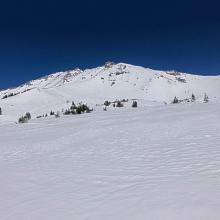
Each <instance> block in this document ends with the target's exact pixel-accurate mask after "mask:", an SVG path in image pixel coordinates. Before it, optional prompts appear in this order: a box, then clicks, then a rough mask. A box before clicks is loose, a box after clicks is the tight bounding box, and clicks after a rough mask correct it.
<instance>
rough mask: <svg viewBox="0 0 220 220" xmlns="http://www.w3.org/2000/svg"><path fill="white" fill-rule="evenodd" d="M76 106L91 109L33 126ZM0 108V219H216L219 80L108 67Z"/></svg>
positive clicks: (33, 86) (49, 81)
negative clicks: (119, 103)
mask: <svg viewBox="0 0 220 220" xmlns="http://www.w3.org/2000/svg"><path fill="white" fill-rule="evenodd" d="M11 93H14V94H15V95H14V96H12V97H9V98H6V99H2V98H3V97H4V96H5V95H9V94H11ZM192 93H194V95H195V96H196V101H195V102H194V103H192V102H190V103H181V104H177V105H174V104H169V103H170V102H171V101H172V100H173V98H174V96H177V97H178V98H179V99H186V98H190V97H191V95H192ZM205 93H207V95H208V96H209V102H208V103H202V102H203V97H204V94H205ZM116 99H128V102H126V103H124V104H125V107H124V108H113V107H112V106H111V107H108V108H107V111H103V110H102V108H103V103H104V101H105V100H108V101H115V100H116ZM133 99H136V100H137V101H138V108H131V103H132V100H133ZM72 101H75V103H78V102H81V101H82V102H86V103H88V104H89V106H90V107H92V108H94V111H93V112H92V113H90V114H82V115H68V116H64V115H61V117H60V118H55V117H54V116H49V117H47V118H40V119H36V116H39V115H42V114H46V113H47V114H49V112H50V111H51V110H53V111H55V112H56V111H61V110H62V109H66V108H68V107H70V104H71V102H72ZM165 102H166V103H167V104H165ZM0 107H1V108H2V112H3V115H0V174H1V175H0V219H1V220H26V219H27V220H60V219H63V220H73V219H74V220H75V219H76V220H90V219H91V220H123V219H126V220H208V219H210V220H219V219H220V209H219V207H220V76H209V77H208V76H197V75H190V74H186V73H179V72H175V71H158V70H151V69H147V68H143V67H138V66H132V65H130V64H123V63H119V64H111V63H109V64H108V65H105V66H101V67H97V68H94V69H87V70H84V71H83V70H80V69H75V70H70V71H66V72H59V73H54V74H51V75H48V76H46V77H43V78H41V79H37V80H33V81H31V82H28V83H26V84H24V85H22V86H19V87H17V88H14V89H7V90H4V91H0ZM25 112H30V113H31V115H32V119H31V120H30V121H29V122H28V123H26V124H17V120H18V117H20V116H21V115H22V114H24V113H25Z"/></svg>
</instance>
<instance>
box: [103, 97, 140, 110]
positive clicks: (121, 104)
mask: <svg viewBox="0 0 220 220" xmlns="http://www.w3.org/2000/svg"><path fill="white" fill-rule="evenodd" d="M125 102H128V99H122V100H116V101H114V102H110V101H105V102H104V108H103V110H104V111H106V110H107V107H108V106H110V105H111V104H112V106H113V107H117V108H121V107H124V103H125ZM137 106H138V104H137V101H133V102H132V105H131V107H132V108H137Z"/></svg>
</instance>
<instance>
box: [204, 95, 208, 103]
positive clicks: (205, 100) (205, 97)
mask: <svg viewBox="0 0 220 220" xmlns="http://www.w3.org/2000/svg"><path fill="white" fill-rule="evenodd" d="M208 101H209V97H208V96H207V94H206V93H205V95H204V102H205V103H207V102H208Z"/></svg>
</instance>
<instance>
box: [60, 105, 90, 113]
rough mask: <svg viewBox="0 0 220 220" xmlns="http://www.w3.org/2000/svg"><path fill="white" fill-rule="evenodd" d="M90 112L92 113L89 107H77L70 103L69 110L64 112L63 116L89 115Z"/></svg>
mask: <svg viewBox="0 0 220 220" xmlns="http://www.w3.org/2000/svg"><path fill="white" fill-rule="evenodd" d="M91 111H93V109H90V108H89V106H87V105H86V104H82V103H80V104H79V105H76V104H75V103H74V102H72V105H71V106H70V108H68V109H66V110H65V111H64V115H75V114H82V113H90V112H91Z"/></svg>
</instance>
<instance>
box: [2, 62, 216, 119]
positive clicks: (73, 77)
mask: <svg viewBox="0 0 220 220" xmlns="http://www.w3.org/2000/svg"><path fill="white" fill-rule="evenodd" d="M10 93H15V94H17V95H16V96H13V97H9V98H6V99H1V98H2V97H4V95H7V94H10ZM192 93H194V95H195V96H196V100H197V101H201V100H203V97H204V94H205V93H207V95H208V97H209V100H210V101H212V102H219V101H220V76H198V75H191V74H186V73H179V72H175V71H158V70H152V69H148V68H143V67H139V66H133V65H130V64H124V63H118V64H112V65H108V66H106V65H105V66H101V67H97V68H94V69H86V70H84V71H82V70H80V69H75V70H70V71H66V72H59V73H55V74H51V75H48V76H46V77H43V78H41V79H37V80H33V81H31V82H29V83H26V84H24V85H22V86H20V87H18V88H14V89H8V90H4V91H0V107H2V108H3V112H4V114H5V115H8V117H9V119H10V118H12V120H13V121H15V120H17V119H18V117H19V116H21V114H24V113H25V112H27V111H29V112H31V114H32V115H33V116H34V117H36V116H38V115H42V114H46V113H47V114H48V113H49V112H50V111H51V110H53V111H60V110H61V109H62V108H67V107H68V106H69V104H68V103H67V102H68V101H69V102H71V101H75V102H80V101H82V102H87V103H88V104H89V105H90V106H92V107H93V106H94V105H96V104H103V103H104V101H105V100H109V101H114V100H116V99H138V100H144V101H151V102H160V103H163V102H167V103H170V102H171V101H172V100H173V99H174V97H175V96H177V97H178V98H179V99H185V98H190V97H191V95H192ZM4 109H6V110H4Z"/></svg>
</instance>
